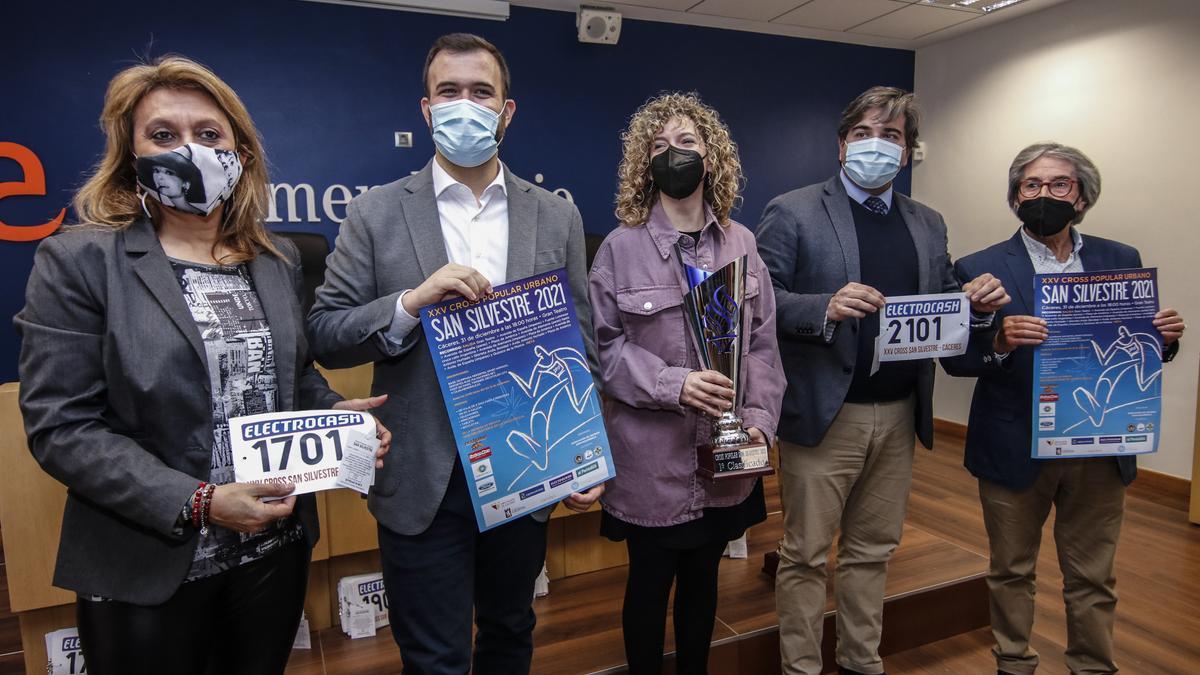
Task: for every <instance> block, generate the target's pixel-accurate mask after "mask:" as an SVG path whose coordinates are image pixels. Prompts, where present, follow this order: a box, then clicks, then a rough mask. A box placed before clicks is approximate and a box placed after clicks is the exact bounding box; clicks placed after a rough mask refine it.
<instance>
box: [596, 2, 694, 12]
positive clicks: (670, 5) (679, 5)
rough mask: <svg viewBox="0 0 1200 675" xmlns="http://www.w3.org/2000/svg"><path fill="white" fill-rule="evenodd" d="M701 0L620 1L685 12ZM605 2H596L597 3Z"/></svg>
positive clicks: (623, 3) (627, 3) (635, 5)
mask: <svg viewBox="0 0 1200 675" xmlns="http://www.w3.org/2000/svg"><path fill="white" fill-rule="evenodd" d="M614 1H616V0H614ZM699 1H700V0H620V3H621V4H622V5H633V6H634V7H649V8H651V9H669V10H672V11H675V12H684V11H687V9H688V8H689V7H691V6H692V5H694V4H696V3H697V2H699ZM580 4H581V5H586V4H589V3H586V2H582V3H580ZM603 4H604V3H603V2H597V3H596V5H603ZM618 11H620V10H618Z"/></svg>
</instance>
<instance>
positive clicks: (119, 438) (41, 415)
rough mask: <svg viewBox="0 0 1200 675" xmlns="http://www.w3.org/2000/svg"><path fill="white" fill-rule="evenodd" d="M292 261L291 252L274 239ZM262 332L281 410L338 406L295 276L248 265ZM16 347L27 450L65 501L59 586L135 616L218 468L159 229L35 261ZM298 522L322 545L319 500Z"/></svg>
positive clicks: (41, 249) (152, 596)
mask: <svg viewBox="0 0 1200 675" xmlns="http://www.w3.org/2000/svg"><path fill="white" fill-rule="evenodd" d="M274 242H275V245H276V246H277V247H278V248H279V249H280V250H282V251H284V252H285V253H286V254H287V256H288V257H289V258H290V260H291V261H296V260H298V259H299V257H298V255H297V253H296V250H295V247H294V246H293V245H292V244H291V242H288V241H286V240H282V239H274ZM249 268H250V274H251V277H252V278H253V280H254V286H255V289H256V291H257V292H258V295H259V298H260V300H261V302H262V306H263V308H264V310H265V311H266V315H267V320H268V322H269V323H270V326H271V337H272V340H273V341H274V345H275V368H276V374H277V376H278V386H279V393H278V396H279V401H278V402H279V407H280V410H295V409H305V408H328V407H330V406H332V405H333V404H334V403H336V402H337V401H339V400H341V397H340V396H338V395H337V394H335V393H333V392H332V391H331V390H330V389H329V387H328V386H327V385H326V384H325V380H324V378H322V377H321V375H320V374H319V373H317V371H316V370H315V369H314V368H313V366H312V362H311V359H310V358H309V355H308V345H307V343H306V341H305V337H304V317H303V314H302V312H301V310H300V305H299V300H298V298H299V297H300V295H299V294H300V292H301V289H300V286H299V284H300V276H299V266H298V264H297V263H296V262H289V261H285V260H281V259H279V258H276V257H275V256H272V255H269V254H263V255H259V256H258V257H256V258H255V259H254V261H252V262H251V263H250V265H249ZM13 322H14V324H15V325H16V329H17V332H18V333H19V334H20V335H21V337H22V343H21V358H20V366H19V367H20V375H21V394H20V401H21V411H22V413H23V414H24V417H25V431H26V433H27V434H28V436H29V448H30V451H31V452H32V453H33V455H34V457H35V458H36V459H37V461H38V462H39V463H40V464H41V465H42V468H44V469H45V470H46V472H47V473H49V474H50V475H51V476H54V478H56V479H57V480H58V481H60V482H61V483H63V484H64V485H66V486H67V503H66V509H65V512H64V514H63V526H62V534H61V540H60V543H59V551H58V564H57V566H56V568H55V572H54V584H55V585H56V586H60V587H62V588H66V589H70V590H73V591H76V592H78V593H81V594H85V595H100V596H104V597H109V598H114V599H116V600H121V601H124V602H131V603H136V604H142V605H152V604H158V603H161V602H164V601H166V600H167V599H168V598H170V597H171V595H172V594H174V592H175V591H176V589H178V588H179V585H180V584H181V583H182V582H183V580H184V577H185V576H186V574H187V571H188V568H189V566H190V565H191V562H192V556H193V554H194V552H195V549H196V544H197V541H198V538H197V536H196V532H195V530H193V529H192V528H191V527H190V526H189V527H187V528H185V529H184V534H183V535H182V536H178V535H176V534H175V533H174V528H175V524H176V519H177V518H178V516H179V514H180V511H181V509H182V508H183V505H184V504H185V503H186V502H187V499H188V497H189V496H190V495H191V493H192V492H193V491H194V490H195V489H196V486H197V485H198V483H199V482H200V481H207V480H208V477H209V473H210V471H211V466H212V440H213V418H212V392H211V385H210V384H209V376H208V368H207V365H206V356H205V352H204V345H203V343H202V341H201V338H200V333H199V331H198V330H197V328H196V324H195V322H194V320H193V318H192V315H191V313H190V311H189V310H188V308H187V304H186V302H185V300H184V297H183V293H182V292H181V291H180V288H179V282H178V280H177V279H176V277H175V273H174V272H173V271H172V270H171V265H170V261H168V260H167V257H166V254H165V253H164V252H163V249H162V246H161V245H160V244H159V241H158V237H157V235H156V234H155V232H154V228H153V226H152V225H151V224H150V223H149V221H147V220H144V219H143V220H141V221H138V222H137V223H135V224H133V225H132V226H130V227H129V228H128V229H126V230H124V231H119V232H115V231H105V230H97V229H81V228H72V229H70V230H67V231H63V232H61V233H59V234H57V235H55V236H52V237H50V238H48V239H46V240H44V241H43V242H42V243H41V245H40V246H38V250H37V254H36V256H35V257H34V265H33V271H32V272H31V273H30V277H29V284H28V286H27V288H26V293H25V307H24V308H23V309H22V310H21V311H20V313H18V314H17V316H16V317H15V318H14V320H13ZM296 512H297V514H298V517H299V519H300V521H301V522H302V523H303V525H304V530H305V532H306V534H307V536H308V541H309V544H310V545H311V544H314V543H316V541H317V537H318V535H319V530H318V525H317V516H316V507H315V501H314V500H313V497H312V495H305V496H302V497H300V498H299V499H298V500H297V504H296Z"/></svg>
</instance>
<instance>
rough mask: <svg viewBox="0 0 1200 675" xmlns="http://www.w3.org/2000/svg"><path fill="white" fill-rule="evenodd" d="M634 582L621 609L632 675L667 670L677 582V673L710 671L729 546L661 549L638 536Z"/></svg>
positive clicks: (632, 544)
mask: <svg viewBox="0 0 1200 675" xmlns="http://www.w3.org/2000/svg"><path fill="white" fill-rule="evenodd" d="M626 546H627V548H628V549H629V580H628V582H626V584H625V606H624V607H623V608H622V610H621V624H622V631H623V633H624V636H625V657H626V658H627V659H628V660H629V673H630V675H657V674H658V673H661V672H662V662H663V640H664V635H665V633H666V624H667V600H668V598H669V597H670V595H671V584H672V583H674V584H675V615H674V616H675V672H676V673H677V674H678V675H697V674H703V673H707V672H708V648H709V645H710V644H711V643H712V631H713V622H714V619H715V617H716V614H717V570H718V569H719V567H720V564H721V555H722V554H723V553H724V552H725V542H724V541H716V542H710V543H707V544H704V545H702V546H699V547H697V548H690V549H673V548H665V547H663V546H660V545H658V544H657V543H656V542H655V541H654V538H653V536H647V535H644V534H638V535H634V536H630V537H629V538H628V539H627V540H626Z"/></svg>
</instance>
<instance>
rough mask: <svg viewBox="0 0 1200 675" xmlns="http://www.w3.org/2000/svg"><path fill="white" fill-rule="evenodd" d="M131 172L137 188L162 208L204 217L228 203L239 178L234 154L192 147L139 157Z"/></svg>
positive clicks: (239, 163)
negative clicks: (138, 186) (134, 176)
mask: <svg viewBox="0 0 1200 675" xmlns="http://www.w3.org/2000/svg"><path fill="white" fill-rule="evenodd" d="M134 170H135V171H136V172H137V181H138V185H140V186H141V187H142V189H143V190H145V192H146V194H148V195H150V196H151V197H154V198H155V199H157V200H158V201H160V202H162V204H163V205H164V206H169V207H171V208H173V209H177V210H179V211H183V212H184V213H194V214H199V215H205V216H207V215H209V214H210V213H212V212H213V211H215V210H216V208H217V207H218V206H220V205H221V204H223V203H225V202H227V201H229V197H230V195H232V194H233V188H234V186H235V185H237V182H238V180H239V179H240V178H241V177H242V163H241V161H239V160H238V156H237V153H236V152H234V151H233V150H217V149H214V148H210V147H207V146H204V145H197V144H196V143H188V144H187V145H181V146H179V147H178V148H175V149H174V150H168V151H167V152H163V153H159V154H157V155H142V156H140V157H138V158H137V160H136V161H135V162H134Z"/></svg>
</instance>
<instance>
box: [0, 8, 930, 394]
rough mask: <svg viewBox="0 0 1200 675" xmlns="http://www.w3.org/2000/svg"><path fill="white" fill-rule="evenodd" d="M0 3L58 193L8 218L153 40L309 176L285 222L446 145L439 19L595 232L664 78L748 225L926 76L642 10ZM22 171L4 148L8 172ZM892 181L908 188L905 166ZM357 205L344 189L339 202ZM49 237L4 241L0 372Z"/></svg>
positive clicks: (58, 164)
mask: <svg viewBox="0 0 1200 675" xmlns="http://www.w3.org/2000/svg"><path fill="white" fill-rule="evenodd" d="M5 19H6V20H5V23H6V24H7V27H8V30H7V31H6V35H5V39H4V40H3V41H0V62H2V63H3V64H4V67H3V68H2V69H0V141H11V142H16V143H20V144H21V145H24V146H26V147H27V148H29V149H31V150H33V151H34V152H35V153H36V154H37V156H38V157H39V158H40V159H41V161H42V163H43V165H44V167H45V171H46V181H47V195H46V196H44V197H34V196H21V197H8V198H5V199H3V200H0V221H3V222H5V223H8V224H11V225H34V224H39V223H42V222H44V221H46V220H48V219H49V218H51V217H52V216H53V215H54V214H56V213H58V210H59V209H60V208H62V207H63V206H64V205H66V203H67V202H68V201H69V199H70V196H71V194H72V192H73V191H74V189H75V188H77V187H78V186H79V184H80V183H81V182H82V179H83V176H84V174H85V173H86V171H87V170H88V168H89V167H90V166H91V165H92V164H93V163H94V162H95V161H96V159H97V158H98V157H99V155H100V153H101V151H102V149H103V136H102V135H101V133H100V130H99V128H98V126H97V123H96V121H97V118H98V117H99V114H100V107H101V104H102V101H103V96H104V88H105V86H106V84H107V82H108V80H109V79H110V78H111V77H112V75H113V74H114V73H115V72H116V71H118V70H119V69H121V68H122V67H124V66H126V65H129V64H132V63H134V62H135V61H136V59H138V58H139V57H142V56H145V55H150V56H158V55H161V54H164V53H167V52H177V53H181V54H184V55H187V56H190V57H192V58H195V59H197V60H199V61H202V62H203V63H205V64H207V65H209V66H210V67H211V68H213V70H215V71H216V72H217V74H218V75H220V76H221V77H222V78H224V79H225V80H226V81H228V82H229V83H230V84H231V85H232V86H233V87H234V88H235V89H236V90H237V91H238V93H239V94H240V95H241V96H242V98H243V100H244V101H245V102H246V105H247V107H249V109H250V112H251V114H252V115H253V116H254V119H255V121H256V123H257V124H258V126H259V130H260V131H261V133H262V135H263V138H264V140H265V142H266V147H267V153H268V157H269V158H270V162H271V166H272V171H271V178H272V181H273V182H274V183H288V184H291V185H298V184H305V185H308V186H311V189H312V194H313V201H314V206H315V208H314V209H313V210H312V211H311V212H310V211H309V209H308V208H307V204H306V199H305V197H306V196H307V193H305V192H303V191H302V192H300V193H299V194H300V196H301V198H300V199H299V200H298V204H297V207H298V208H297V210H296V211H297V212H296V213H294V214H289V213H288V208H287V204H286V202H287V200H286V199H285V198H284V195H283V194H282V193H278V194H277V207H278V209H277V212H278V215H279V217H280V218H281V219H282V220H283V222H273V223H271V226H272V227H273V228H275V229H279V230H293V231H312V232H320V233H323V234H326V235H327V236H329V237H330V239H331V240H332V238H333V236H335V235H336V232H337V224H336V222H335V220H331V219H330V218H329V217H328V216H327V214H326V212H325V209H323V208H322V197H323V195H324V194H325V192H326V191H327V190H329V189H330V186H338V185H341V186H346V187H347V188H349V189H350V190H351V191H353V190H354V187H355V186H366V185H380V184H383V183H386V182H389V181H392V180H395V179H396V178H399V177H401V176H404V175H406V174H408V173H409V172H411V171H414V170H416V169H419V168H421V167H422V166H424V164H425V162H426V161H428V159H429V157H430V156H431V155H432V153H433V144H432V142H431V141H430V139H429V135H428V132H427V130H426V129H425V125H424V120H423V119H422V118H421V115H420V109H419V107H418V100H419V99H420V97H421V95H422V94H423V88H422V84H421V81H420V72H421V66H422V65H423V63H424V58H425V54H426V52H427V50H428V48H429V45H430V43H431V42H432V41H433V40H434V39H435V38H436V37H437V36H438V35H441V34H443V33H447V32H451V31H470V32H475V33H479V34H481V35H483V36H485V37H487V38H488V39H490V40H492V41H493V42H495V43H496V45H497V46H499V47H500V49H501V50H502V51H503V52H504V53H505V55H506V57H507V58H508V60H509V65H510V67H511V69H512V72H513V98H514V99H515V100H516V101H517V113H516V118H515V119H514V123H513V125H512V127H511V129H510V131H509V133H508V136H507V138H506V140H505V143H504V145H503V146H502V149H501V157H502V159H504V161H505V162H506V163H507V164H508V165H509V166H510V167H511V168H512V169H513V170H514V171H515V172H516V173H517V174H518V175H520V176H522V177H524V178H526V179H529V180H534V178H535V176H536V175H539V174H540V175H541V177H542V182H541V184H542V186H543V187H546V188H548V189H556V188H562V189H565V190H567V191H569V192H570V194H571V197H572V199H573V200H574V201H575V203H576V204H578V206H579V209H580V211H581V212H582V214H583V219H584V225H585V228H586V229H587V230H588V231H589V232H593V233H604V232H607V231H608V230H610V229H611V228H612V227H613V225H614V219H613V216H612V206H613V194H614V191H615V175H616V167H617V163H618V161H619V160H620V150H621V147H620V140H619V137H618V136H619V133H620V131H621V129H622V128H623V127H624V124H625V122H626V120H627V119H628V117H629V115H630V114H631V113H632V112H633V111H634V110H635V109H636V108H637V106H638V105H639V104H640V103H642V102H643V101H644V100H645V99H646V98H647V97H649V96H651V95H653V94H655V93H657V92H659V91H662V90H667V89H681V90H696V91H698V92H700V93H701V95H702V96H703V97H704V98H705V99H706V100H707V101H708V102H709V103H710V104H712V105H713V106H715V107H716V108H717V109H718V110H719V111H720V112H721V113H722V114H723V115H724V117H725V118H726V121H727V122H728V123H729V126H730V128H731V129H732V131H733V135H734V139H735V140H736V141H737V142H738V143H739V145H740V146H741V153H742V161H743V164H744V168H745V172H746V176H747V179H748V183H747V186H746V190H745V193H744V197H745V200H744V203H743V205H742V207H741V209H740V210H739V211H738V212H736V213H735V214H734V215H735V218H737V219H738V220H740V221H741V222H743V223H745V224H747V225H748V226H750V227H754V226H755V225H756V223H757V220H758V218H759V216H760V215H761V213H762V209H763V207H764V206H765V205H766V203H767V201H768V200H770V199H771V198H772V197H773V196H775V195H777V194H779V193H781V192H784V191H786V190H789V189H792V188H795V187H800V186H803V185H806V184H809V183H812V182H816V181H819V180H823V179H825V178H827V177H829V176H830V175H832V174H833V172H834V170H835V169H836V163H837V148H836V138H835V129H836V126H837V120H838V115H839V113H840V112H841V109H842V107H843V106H845V104H846V103H847V102H849V101H850V99H852V98H853V97H854V96H855V95H857V94H858V93H859V92H861V91H862V90H864V89H866V88H867V87H869V86H871V85H875V84H890V85H896V86H900V87H904V88H907V89H911V88H912V84H913V53H912V52H910V51H902V50H893V49H881V48H873V47H862V46H857V45H844V44H838V43H831V42H820V41H814V40H802V39H796V38H788V37H780V36H770V35H760V34H754V33H743V32H735V31H726V30H718V29H711V28H699V27H692V26H682V25H675V24H666V23H653V22H646V21H625V22H624V25H623V27H622V33H621V41H620V44H619V45H617V46H615V47H614V46H607V45H586V44H580V43H579V42H578V41H577V40H576V38H575V17H574V15H573V14H569V13H565V12H553V11H545V10H535V9H526V8H521V7H513V8H512V14H511V17H510V19H509V20H508V21H506V22H494V21H483V20H472V19H461V18H455V17H448V16H438V15H428V14H415V13H409V12H397V11H387V10H375V9H365V8H360V7H348V6H338V5H328V4H322V3H310V2H300V1H299V0H254V1H248V0H240V1H233V0H208V1H207V2H203V3H191V2H177V3H169V2H167V3H151V4H147V3H133V2H128V1H126V0H117V1H114V2H106V3H73V2H37V3H32V2H22V3H16V5H15V6H14V7H12V8H9V9H8V10H7V12H6V17H5ZM394 131H412V132H413V137H414V147H413V148H411V149H397V148H395V147H394V146H393V136H392V135H393V132H394ZM20 179H21V172H20V168H19V167H18V165H17V164H16V163H15V162H13V161H11V160H4V159H0V182H4V181H14V180H20ZM897 186H898V187H899V189H900V190H902V191H904V192H907V191H908V186H909V172H908V171H907V170H906V171H905V172H903V173H902V174H901V176H900V178H899V179H898V181H897ZM333 195H334V196H335V197H338V196H340V195H341V191H340V188H337V187H334V188H333ZM344 213H345V208H344V207H343V206H338V205H334V207H333V216H334V218H341V217H342V216H343V214H344ZM289 216H292V217H294V218H298V219H299V220H300V222H286V220H287V218H288V217H289ZM69 218H70V216H68V219H69ZM35 247H36V243H16V242H8V241H0V288H3V289H4V292H3V293H0V317H3V320H0V382H3V381H9V380H14V379H16V358H17V349H18V343H17V338H16V334H15V332H14V331H13V329H12V325H11V322H10V321H9V320H8V317H11V316H12V315H13V314H15V313H16V312H17V311H18V310H19V309H20V308H21V305H22V304H23V293H24V287H25V280H26V278H27V276H28V273H29V268H30V265H31V263H32V256H33V251H34V248H35Z"/></svg>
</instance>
